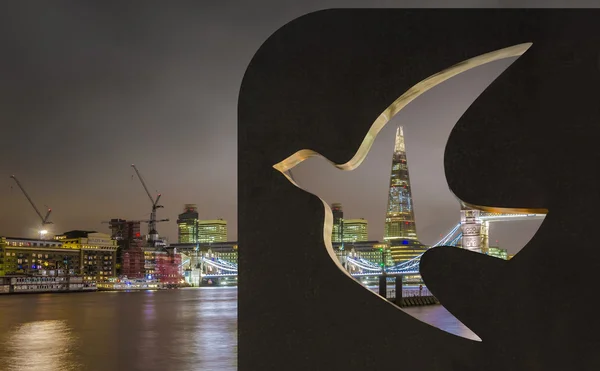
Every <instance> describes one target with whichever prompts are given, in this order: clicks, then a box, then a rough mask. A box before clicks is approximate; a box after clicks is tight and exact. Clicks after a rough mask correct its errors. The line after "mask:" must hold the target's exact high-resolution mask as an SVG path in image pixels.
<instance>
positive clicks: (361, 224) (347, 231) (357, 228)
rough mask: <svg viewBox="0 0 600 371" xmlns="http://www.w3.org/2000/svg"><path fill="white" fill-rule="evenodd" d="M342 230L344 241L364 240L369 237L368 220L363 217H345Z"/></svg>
mask: <svg viewBox="0 0 600 371" xmlns="http://www.w3.org/2000/svg"><path fill="white" fill-rule="evenodd" d="M342 230H343V235H342V239H343V241H344V242H365V241H367V240H368V239H369V233H368V222H367V221H366V220H365V219H346V220H344V221H343V228H342Z"/></svg>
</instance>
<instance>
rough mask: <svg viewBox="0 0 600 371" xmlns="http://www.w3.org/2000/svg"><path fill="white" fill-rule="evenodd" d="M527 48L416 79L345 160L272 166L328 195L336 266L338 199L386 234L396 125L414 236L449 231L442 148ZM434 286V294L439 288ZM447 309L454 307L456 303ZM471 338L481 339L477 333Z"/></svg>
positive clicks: (313, 157)
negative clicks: (406, 174) (335, 209)
mask: <svg viewBox="0 0 600 371" xmlns="http://www.w3.org/2000/svg"><path fill="white" fill-rule="evenodd" d="M530 46H531V44H521V45H516V46H512V47H508V48H505V49H501V50H497V51H493V52H490V53H487V54H484V55H481V56H477V57H474V58H472V59H469V60H467V61H464V62H462V63H459V64H457V65H455V66H452V67H450V68H448V69H446V70H444V71H441V72H439V73H437V74H435V75H433V76H431V77H429V78H427V79H425V80H423V81H421V82H419V83H418V84H416V85H414V86H413V87H412V88H411V89H409V90H408V91H407V92H406V93H405V94H404V95H402V96H401V97H400V98H398V99H397V100H396V101H395V102H394V103H393V104H392V105H390V107H389V108H388V109H386V111H384V112H383V113H382V114H381V115H380V116H379V117H378V118H377V119H376V120H375V122H374V124H373V125H372V126H371V129H370V130H369V131H368V133H367V135H366V137H365V139H364V141H363V143H362V144H361V146H360V148H359V149H358V151H357V152H356V154H355V156H354V157H353V158H352V159H351V160H350V161H348V162H347V163H345V164H335V163H332V162H331V161H329V160H327V159H326V158H324V157H322V156H321V155H320V154H318V153H316V152H314V151H311V150H309V149H307V150H301V151H298V152H296V153H295V154H293V155H291V156H290V157H288V158H287V159H285V160H284V161H282V162H280V163H278V164H276V165H275V166H274V167H275V169H277V170H279V171H280V172H282V173H283V174H284V175H285V176H286V177H287V178H288V180H290V181H291V182H292V183H294V184H295V185H296V186H298V187H299V188H301V189H303V190H305V191H307V192H310V193H312V194H314V195H315V196H317V197H319V198H320V199H321V200H322V201H323V204H324V207H325V214H326V217H325V224H324V228H323V238H324V242H325V246H326V248H327V250H328V252H329V255H330V257H331V258H332V260H333V261H334V262H335V263H336V264H337V266H338V268H340V269H341V270H342V271H343V272H345V273H346V274H348V273H347V272H346V270H345V269H344V268H343V267H342V266H341V264H340V263H339V261H338V259H337V257H336V255H335V252H334V250H333V247H332V244H331V231H332V227H333V218H332V212H331V205H332V203H334V202H340V203H342V204H343V205H344V212H345V215H350V216H351V217H352V218H354V217H357V218H358V217H360V218H364V219H366V220H367V221H368V222H369V229H370V230H371V232H374V233H371V235H375V236H379V238H376V239H378V240H381V237H383V231H384V220H385V215H386V211H387V206H388V196H389V189H390V171H391V168H392V154H393V151H394V147H395V146H397V145H398V144H397V143H395V141H396V138H397V134H398V130H399V125H402V127H403V131H404V133H403V136H404V138H405V142H404V143H403V145H404V146H405V151H406V156H407V162H408V171H409V174H410V187H411V191H412V197H413V205H414V207H413V209H414V213H415V220H416V227H417V235H420V236H421V242H423V243H425V244H426V245H432V244H433V243H435V242H436V241H435V237H436V236H438V235H439V234H440V233H443V234H446V232H448V230H450V229H451V228H452V227H453V226H454V225H456V223H457V221H458V220H459V218H460V203H461V202H460V200H458V199H457V197H456V196H455V195H454V194H453V193H452V191H451V190H450V188H449V187H448V184H447V182H446V177H445V173H444V151H445V148H446V142H447V140H448V137H449V136H450V133H451V132H452V129H453V128H454V126H455V125H456V123H457V121H458V120H459V119H460V117H461V116H462V115H463V114H464V112H465V111H466V110H467V109H468V108H469V106H470V105H471V104H472V103H473V102H474V101H475V100H476V99H477V97H478V96H479V95H480V94H481V93H482V92H483V91H484V90H485V89H486V88H487V87H488V86H489V85H490V84H491V83H492V82H493V81H494V80H495V79H496V78H497V77H498V76H500V74H502V72H503V71H505V70H506V69H507V68H508V67H509V66H510V65H511V64H512V63H513V62H514V61H516V60H517V59H518V58H519V57H520V56H521V55H522V54H523V53H525V52H526V51H527V49H528V48H529V47H530ZM413 101H414V102H413ZM411 102H412V103H411ZM409 103H411V104H409ZM340 135H343V133H340ZM415 159H418V164H419V166H414V165H413V166H411V161H413V162H412V164H415V163H417V161H416V160H415ZM340 170H342V171H340ZM423 204H435V205H437V206H436V207H435V208H425V207H422V206H420V205H423ZM470 206H471V207H474V208H479V209H481V210H494V211H499V212H502V211H505V212H523V213H527V212H544V211H543V210H516V209H512V210H502V209H498V208H492V207H490V206H492V205H486V206H476V205H470ZM439 225H446V226H448V230H445V231H436V230H435V229H434V228H435V226H439ZM532 227H533V228H531V230H530V234H529V236H527V238H526V239H523V240H522V241H520V242H521V243H522V245H525V244H526V243H527V242H528V240H529V239H530V238H531V236H533V235H534V234H535V233H536V231H537V228H538V227H539V224H536V225H532ZM423 237H424V238H423ZM371 239H373V238H371ZM465 252H466V251H465ZM482 257H483V256H482ZM494 260H497V259H494ZM348 275H349V274H348ZM424 278H425V281H426V283H427V279H426V277H424ZM432 292H433V293H434V294H436V293H437V291H436V290H435V289H432ZM438 298H439V299H441V298H440V297H438ZM441 301H442V304H443V300H441ZM448 309H449V310H450V312H452V308H448ZM466 325H467V326H468V327H469V325H468V324H466ZM475 332H476V331H475ZM466 336H468V337H469V338H472V339H473V338H475V339H476V338H477V336H473V335H472V334H466Z"/></svg>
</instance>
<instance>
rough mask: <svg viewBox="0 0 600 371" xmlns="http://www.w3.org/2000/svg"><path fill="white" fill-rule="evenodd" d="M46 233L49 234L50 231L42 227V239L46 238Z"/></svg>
mask: <svg viewBox="0 0 600 371" xmlns="http://www.w3.org/2000/svg"><path fill="white" fill-rule="evenodd" d="M46 234H48V231H47V230H45V229H42V230H41V231H40V239H41V240H43V239H44V236H45V235H46Z"/></svg>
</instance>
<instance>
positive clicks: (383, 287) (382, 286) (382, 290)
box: [379, 274, 387, 298]
mask: <svg viewBox="0 0 600 371" xmlns="http://www.w3.org/2000/svg"><path fill="white" fill-rule="evenodd" d="M379 295H381V296H383V297H384V298H387V276H386V275H385V274H382V275H381V276H379Z"/></svg>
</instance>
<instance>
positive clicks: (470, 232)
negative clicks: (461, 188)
mask: <svg viewBox="0 0 600 371" xmlns="http://www.w3.org/2000/svg"><path fill="white" fill-rule="evenodd" d="M479 214H480V211H479V210H473V209H470V208H468V207H466V206H465V205H464V204H461V210H460V224H461V225H460V226H461V230H462V234H463V237H462V247H463V249H468V250H471V251H475V252H481V251H482V250H481V248H482V246H481V245H482V223H481V220H480V219H479ZM485 228H486V232H485V236H487V235H488V233H487V231H488V230H489V224H487V222H486V227H485Z"/></svg>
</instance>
